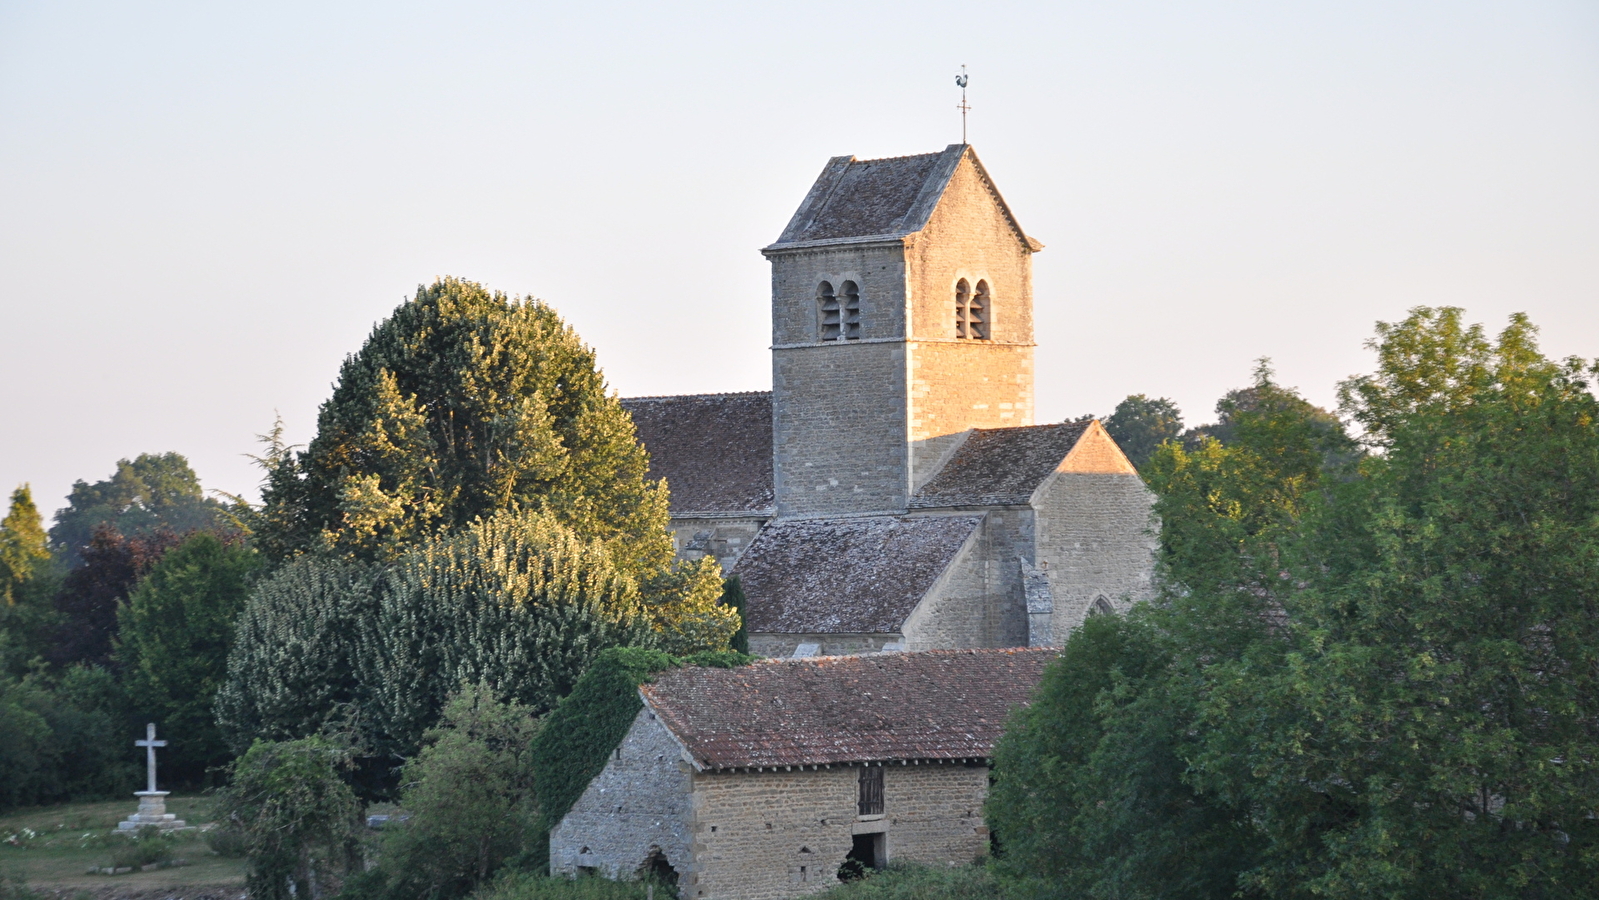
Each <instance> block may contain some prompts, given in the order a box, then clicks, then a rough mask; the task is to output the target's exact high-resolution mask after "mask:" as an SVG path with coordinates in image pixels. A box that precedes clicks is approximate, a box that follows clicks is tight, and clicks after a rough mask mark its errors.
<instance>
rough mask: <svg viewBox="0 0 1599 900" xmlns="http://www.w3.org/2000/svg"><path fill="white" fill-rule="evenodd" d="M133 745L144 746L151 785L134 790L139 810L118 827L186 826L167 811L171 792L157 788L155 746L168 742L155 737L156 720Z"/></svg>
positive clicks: (163, 829) (126, 828)
mask: <svg viewBox="0 0 1599 900" xmlns="http://www.w3.org/2000/svg"><path fill="white" fill-rule="evenodd" d="M133 745H134V746H135V747H143V748H144V756H145V771H146V774H147V775H148V782H149V787H148V788H147V789H146V790H142V791H134V792H133V796H135V797H138V798H139V811H138V812H136V813H134V814H133V815H131V816H128V817H127V818H126V819H124V820H122V821H121V822H118V823H117V828H118V829H120V830H122V831H136V830H138V829H140V828H143V827H144V826H146V825H154V826H156V827H157V828H159V829H161V830H162V831H171V830H172V829H174V828H183V827H185V824H184V822H183V820H182V819H180V818H178V817H177V816H175V815H173V814H172V813H169V812H167V794H169V793H171V792H170V791H158V790H156V789H155V748H157V747H165V746H166V745H167V742H166V741H158V740H156V739H155V723H154V722H151V723H150V724H148V725H146V726H144V740H142V741H134V742H133Z"/></svg>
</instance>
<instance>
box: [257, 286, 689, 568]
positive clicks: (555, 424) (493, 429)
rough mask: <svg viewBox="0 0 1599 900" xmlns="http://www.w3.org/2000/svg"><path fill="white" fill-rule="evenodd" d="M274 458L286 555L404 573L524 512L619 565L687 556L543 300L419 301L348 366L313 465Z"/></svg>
mask: <svg viewBox="0 0 1599 900" xmlns="http://www.w3.org/2000/svg"><path fill="white" fill-rule="evenodd" d="M277 449H278V450H279V452H277V453H273V454H269V455H268V457H267V459H266V463H267V468H268V479H267V484H266V487H265V489H264V492H263V498H264V501H265V504H264V505H265V508H264V509H263V510H262V515H261V519H260V525H259V527H258V531H259V540H260V542H261V546H262V547H263V548H264V549H265V550H266V551H267V552H268V553H269V554H271V555H274V556H278V557H283V556H287V555H290V554H293V553H296V552H302V551H307V550H312V549H316V548H327V549H331V550H333V551H335V552H338V553H342V554H349V555H353V556H355V557H358V558H362V559H394V558H397V557H398V556H400V555H401V554H403V553H404V552H405V550H406V549H407V548H409V547H411V546H414V545H416V544H418V543H420V542H421V541H423V540H424V539H425V538H427V537H428V536H429V535H431V534H433V533H435V532H438V531H441V530H451V529H455V528H460V527H463V526H465V525H466V524H467V523H469V522H471V521H473V520H474V519H476V518H478V517H479V516H487V515H490V514H493V513H494V512H496V511H498V510H503V509H508V508H511V507H512V506H517V505H520V506H523V507H528V508H532V509H539V510H544V511H547V512H549V513H551V514H553V515H554V516H555V517H556V518H557V519H558V520H559V521H560V522H562V523H563V524H565V525H567V526H568V527H571V528H573V529H575V530H576V531H577V532H578V533H579V534H580V535H582V536H583V537H586V538H597V539H600V540H603V541H605V542H606V544H607V546H609V547H610V548H611V550H612V552H613V553H614V554H616V555H617V558H618V559H619V560H625V561H628V562H631V563H632V564H634V565H638V566H641V567H644V568H659V567H663V566H665V565H666V564H667V563H668V562H669V561H670V559H671V557H672V548H671V540H670V537H669V535H668V534H667V532H666V527H665V526H666V521H667V518H666V516H667V513H666V491H665V489H664V487H663V486H661V485H659V484H652V483H650V482H648V481H646V479H645V474H646V471H647V468H648V458H647V457H646V455H645V453H644V450H643V448H642V447H641V446H639V444H638V442H637V440H636V438H635V437H634V433H633V423H632V419H631V417H629V416H628V414H627V411H626V410H624V409H623V408H622V406H621V404H620V403H619V402H618V401H617V399H616V398H615V397H614V396H612V395H611V394H609V393H608V392H607V391H606V387H605V380H604V378H603V377H602V376H601V374H600V372H599V369H598V368H597V367H596V365H595V356H594V352H593V351H592V350H591V349H589V348H588V347H587V346H585V345H584V344H583V343H582V341H581V340H579V338H578V336H577V334H576V333H575V332H573V331H572V329H571V328H570V327H569V326H567V325H566V323H564V322H562V321H561V319H560V317H559V316H558V315H557V314H556V313H555V310H553V309H552V308H550V307H549V306H548V305H547V304H545V303H543V302H542V301H538V300H534V299H531V298H527V299H516V300H512V299H510V298H507V297H506V295H504V294H501V293H490V292H489V291H488V290H486V289H484V288H483V287H482V286H481V285H478V284H474V283H472V282H468V281H461V280H457V279H453V278H447V279H443V280H441V281H438V282H435V283H434V284H433V285H432V286H429V287H419V288H418V289H417V293H416V296H415V297H414V298H413V299H411V300H409V301H407V302H405V303H403V304H401V305H400V306H399V308H397V309H396V310H395V311H394V313H393V315H391V316H390V317H389V318H387V319H385V320H383V321H382V322H380V323H379V324H378V325H377V327H376V328H374V329H373V331H372V334H371V336H370V337H368V338H367V341H366V344H365V345H364V346H363V347H362V348H361V350H360V352H358V353H356V354H355V355H353V356H351V357H349V358H348V359H346V360H345V363H344V365H343V367H342V368H341V369H340V371H339V378H338V382H337V384H336V385H335V387H334V391H333V396H332V397H331V398H330V399H329V400H328V401H327V402H326V403H324V404H323V406H322V410H321V413H320V415H319V416H318V420H317V434H316V437H315V438H314V439H313V440H312V441H311V443H310V444H309V445H308V446H307V448H306V450H305V451H304V452H303V453H297V454H290V453H288V452H286V450H284V448H277Z"/></svg>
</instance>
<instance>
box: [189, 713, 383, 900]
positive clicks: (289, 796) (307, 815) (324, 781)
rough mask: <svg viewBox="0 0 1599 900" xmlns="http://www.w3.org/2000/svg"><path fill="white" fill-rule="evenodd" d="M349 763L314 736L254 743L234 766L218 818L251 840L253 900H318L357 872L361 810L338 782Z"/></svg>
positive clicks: (247, 882)
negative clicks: (304, 899) (308, 899)
mask: <svg viewBox="0 0 1599 900" xmlns="http://www.w3.org/2000/svg"><path fill="white" fill-rule="evenodd" d="M348 759H349V754H348V753H347V752H346V751H344V750H342V749H340V748H338V747H335V746H333V745H332V744H330V743H329V742H328V741H326V740H324V739H323V738H319V737H312V738H305V739H303V740H298V741H285V742H282V743H273V742H269V741H257V742H256V743H255V744H253V745H252V746H251V747H250V749H249V751H248V752H246V753H245V754H244V756H242V757H240V758H239V759H237V760H235V761H234V763H233V766H232V771H231V775H232V783H231V784H229V785H228V786H227V787H226V788H224V789H223V790H222V791H221V792H220V794H219V797H220V799H221V804H220V808H219V812H220V816H219V818H220V819H221V820H222V822H224V823H226V824H225V825H224V826H223V827H232V828H237V829H238V830H240V831H242V832H243V833H244V834H245V836H246V837H247V838H248V841H249V860H250V869H249V874H248V875H247V877H246V880H245V887H246V888H247V890H248V891H249V894H250V896H251V897H252V898H255V900H289V898H290V897H316V896H320V895H321V893H322V892H323V889H324V888H325V887H326V886H327V885H329V884H331V883H333V882H336V881H337V880H339V879H340V878H341V877H342V876H343V875H344V874H345V873H346V872H348V871H349V870H350V869H351V868H352V864H353V863H355V861H356V858H357V856H358V851H357V845H356V837H355V836H356V826H357V821H358V816H359V815H360V806H359V804H358V803H357V801H356V799H355V794H354V793H353V792H352V791H351V790H350V788H349V785H346V784H345V783H344V780H343V779H342V778H340V777H339V773H340V770H341V769H343V768H345V767H346V766H347V765H348Z"/></svg>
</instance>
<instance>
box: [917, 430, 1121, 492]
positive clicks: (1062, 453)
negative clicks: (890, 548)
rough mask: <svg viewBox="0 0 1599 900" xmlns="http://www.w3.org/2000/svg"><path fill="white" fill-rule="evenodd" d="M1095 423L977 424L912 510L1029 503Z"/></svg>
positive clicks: (924, 490)
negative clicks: (1006, 425)
mask: <svg viewBox="0 0 1599 900" xmlns="http://www.w3.org/2000/svg"><path fill="white" fill-rule="evenodd" d="M1089 424H1090V421H1081V422H1067V423H1064V424H1056V425H1028V426H1022V427H1017V428H978V429H974V430H973V431H972V433H971V434H970V435H969V436H968V437H967V438H966V441H965V443H963V444H961V446H960V449H958V450H956V451H955V455H954V456H952V457H950V460H949V462H947V463H945V464H944V467H943V468H942V469H939V470H938V474H937V475H934V476H933V477H932V479H931V480H929V481H928V482H927V483H926V484H924V485H922V488H921V490H919V491H917V492H916V495H915V496H914V497H912V498H911V502H910V506H911V508H912V509H929V508H937V507H948V506H1004V505H1011V504H1024V503H1027V502H1028V500H1030V499H1031V498H1032V496H1033V492H1034V491H1036V490H1038V486H1039V485H1040V484H1043V483H1044V479H1046V478H1048V477H1049V476H1050V475H1051V474H1053V473H1054V472H1055V470H1056V469H1057V468H1058V467H1059V466H1060V464H1061V460H1064V459H1065V458H1066V454H1068V453H1070V452H1071V451H1072V448H1073V447H1075V446H1077V442H1078V440H1080V439H1081V438H1082V436H1083V433H1084V432H1085V431H1087V430H1088V426H1089Z"/></svg>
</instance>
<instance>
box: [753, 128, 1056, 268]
mask: <svg viewBox="0 0 1599 900" xmlns="http://www.w3.org/2000/svg"><path fill="white" fill-rule="evenodd" d="M966 157H970V158H971V161H972V165H973V166H975V167H976V169H977V172H978V174H979V175H980V176H981V177H982V178H983V181H984V182H985V183H986V184H987V185H988V188H989V190H990V192H991V193H992V194H993V197H994V201H995V202H996V203H998V204H999V207H1000V210H1001V211H1002V212H1003V213H1004V215H1005V217H1006V219H1007V220H1009V221H1010V223H1011V227H1012V228H1013V229H1014V230H1015V232H1016V235H1017V237H1018V238H1019V239H1020V240H1021V241H1022V242H1023V243H1025V244H1027V245H1028V247H1029V248H1031V249H1032V250H1035V251H1036V250H1040V249H1042V248H1043V245H1042V244H1039V243H1038V242H1037V241H1033V240H1032V239H1030V238H1028V237H1027V235H1026V233H1025V232H1023V231H1022V228H1021V225H1019V224H1017V222H1016V217H1015V215H1013V214H1012V213H1011V211H1010V207H1009V206H1007V205H1006V204H1005V199H1004V198H1003V197H1001V196H1000V194H999V190H998V189H997V188H995V187H994V183H993V181H992V180H991V179H989V177H988V172H987V171H986V170H984V169H983V164H982V163H981V162H979V161H978V160H977V154H976V153H975V152H974V151H973V150H972V148H971V146H970V145H969V144H950V145H949V146H948V147H947V148H945V149H944V151H943V152H942V153H923V154H920V155H917V156H895V157H890V158H888V159H856V158H855V157H853V156H835V157H833V158H832V159H830V160H828V161H827V166H826V167H825V168H823V169H822V174H821V176H820V177H818V178H817V179H816V183H815V184H814V185H812V186H811V190H810V193H808V194H806V195H805V200H804V202H802V203H801V204H800V207H799V209H798V210H796V211H795V213H794V218H792V219H790V220H789V223H788V227H787V228H785V229H783V234H782V236H781V237H779V238H778V239H777V242H776V243H774V244H772V245H771V246H770V247H767V248H766V249H767V250H769V251H770V250H785V249H797V248H800V247H806V246H812V245H818V244H844V243H855V242H860V241H877V240H888V239H892V238H901V237H905V236H906V235H911V234H915V233H916V232H918V231H921V230H922V229H923V228H925V227H927V222H928V219H929V218H931V217H932V215H933V210H934V209H935V208H937V206H938V201H939V199H940V198H942V197H943V196H944V190H945V189H946V188H947V187H948V186H949V181H950V178H951V177H953V176H954V174H955V169H956V168H957V167H958V166H959V165H960V162H961V160H962V159H963V158H966Z"/></svg>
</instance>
